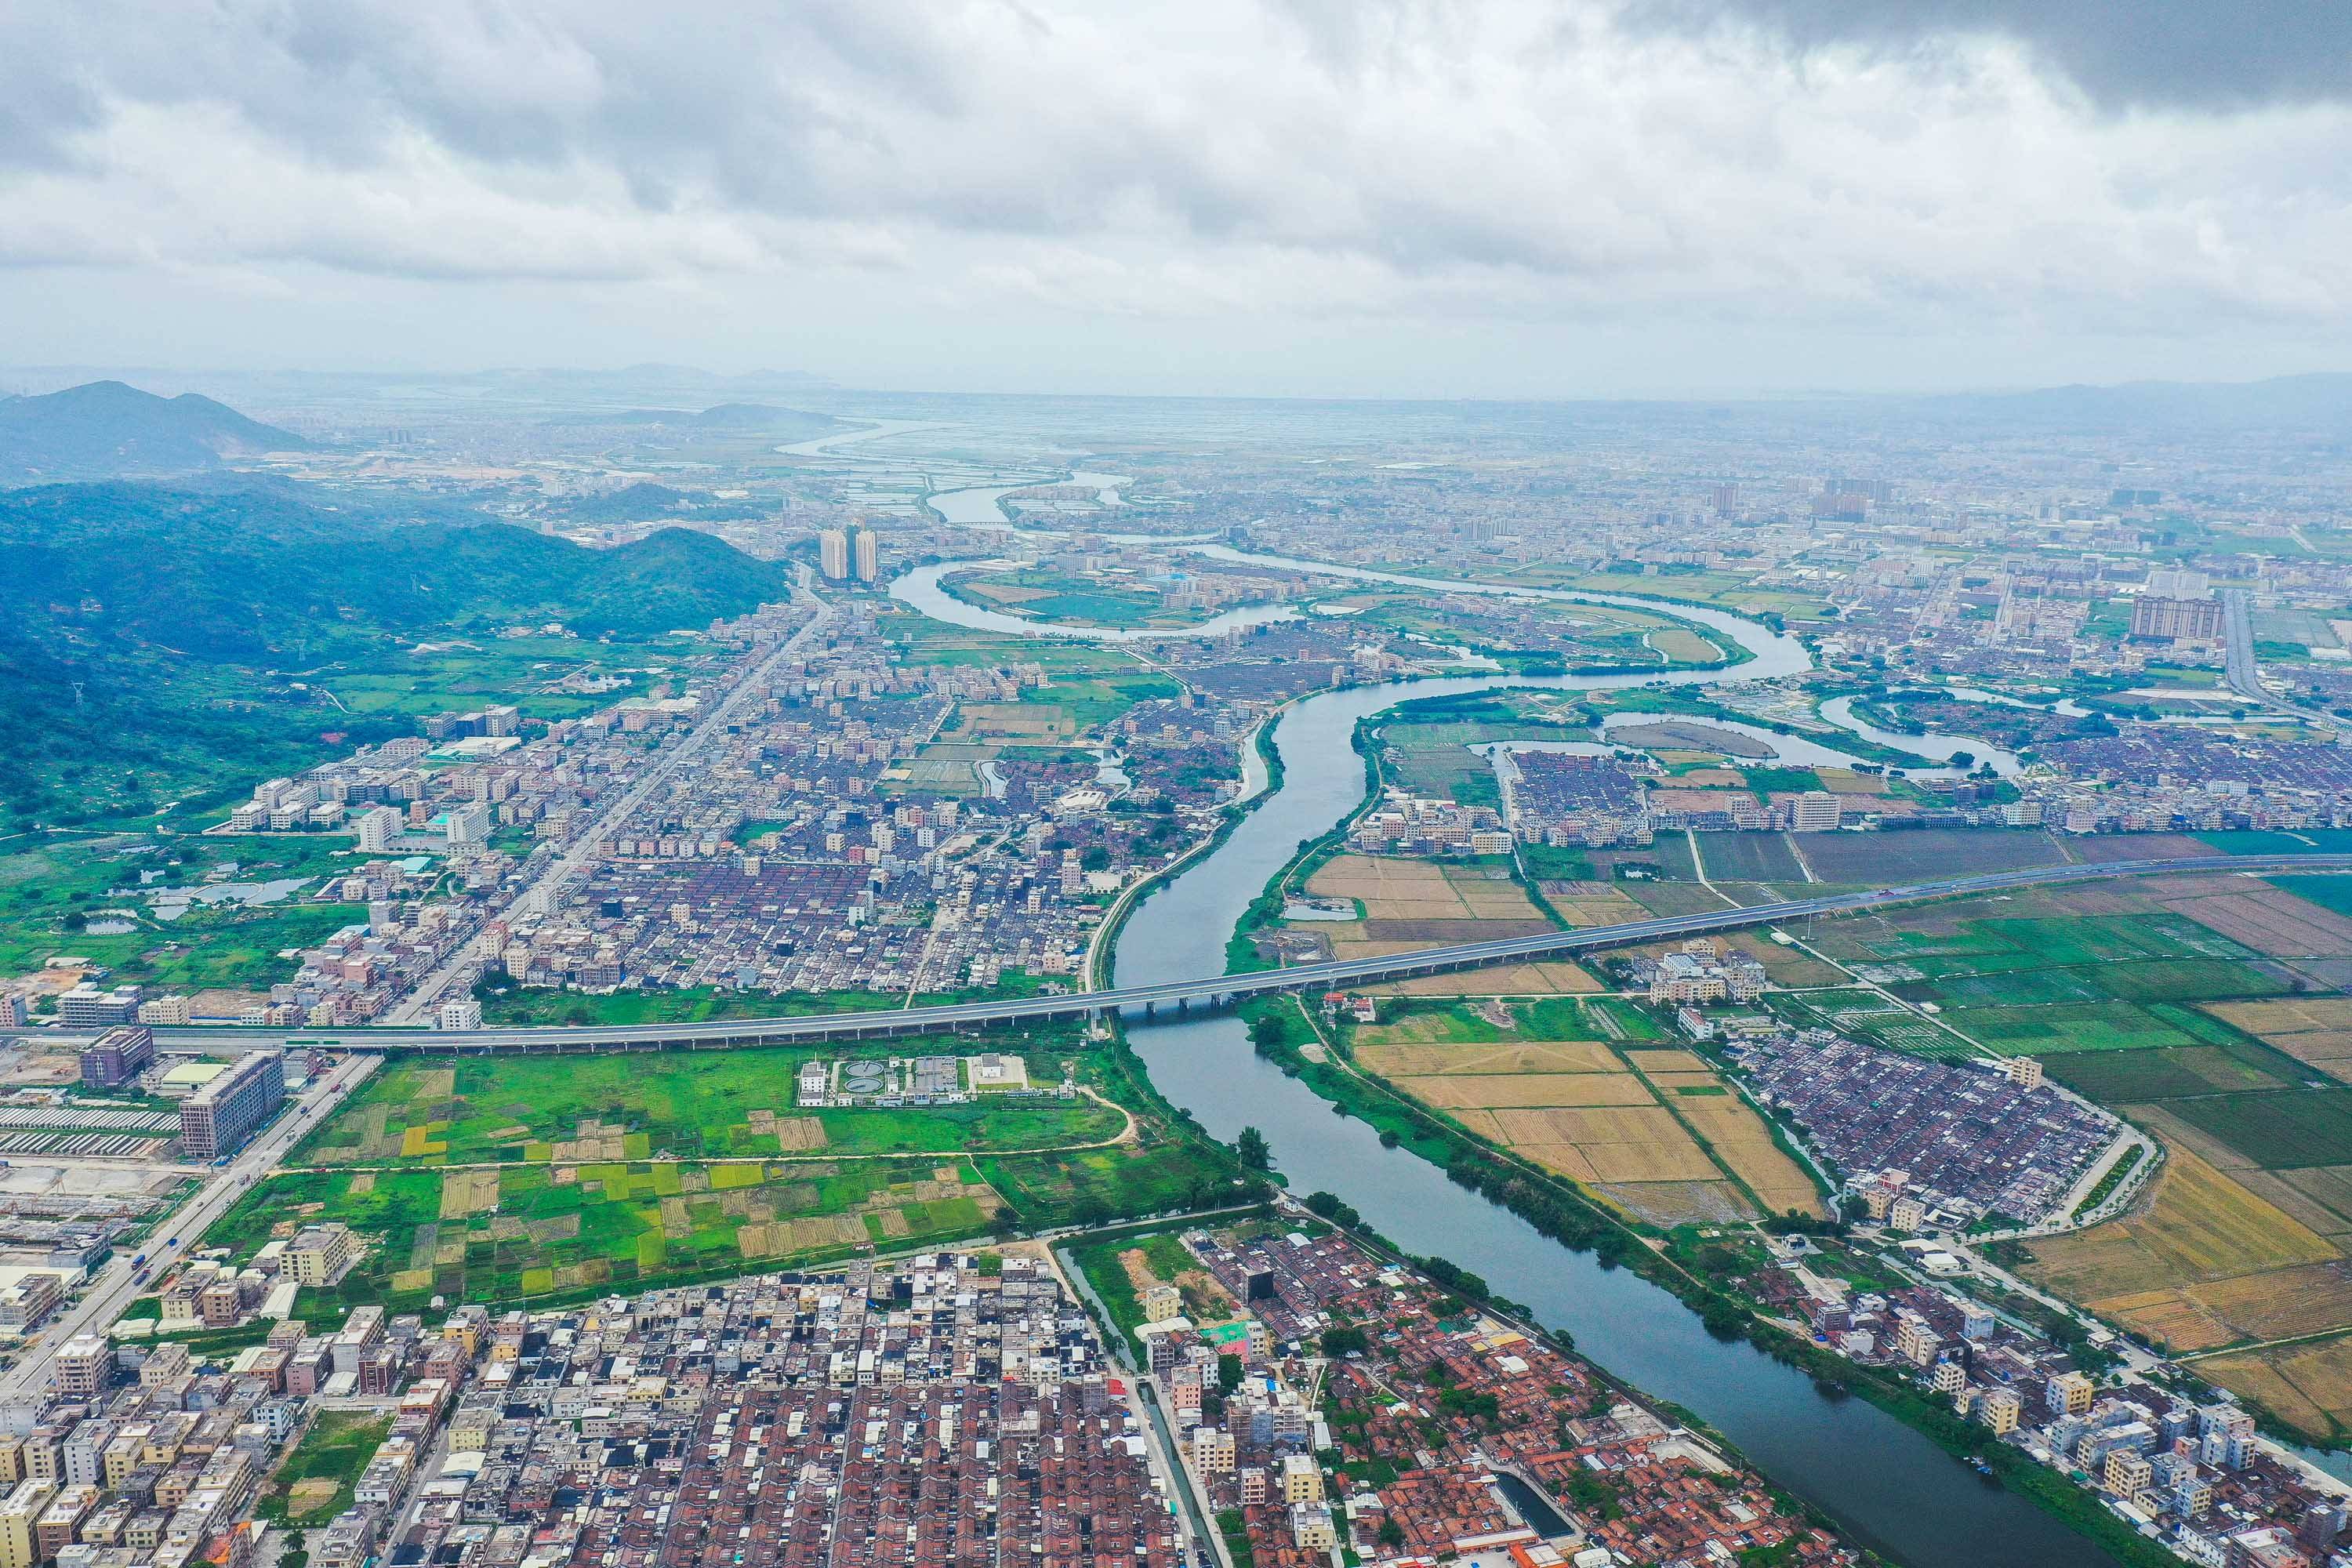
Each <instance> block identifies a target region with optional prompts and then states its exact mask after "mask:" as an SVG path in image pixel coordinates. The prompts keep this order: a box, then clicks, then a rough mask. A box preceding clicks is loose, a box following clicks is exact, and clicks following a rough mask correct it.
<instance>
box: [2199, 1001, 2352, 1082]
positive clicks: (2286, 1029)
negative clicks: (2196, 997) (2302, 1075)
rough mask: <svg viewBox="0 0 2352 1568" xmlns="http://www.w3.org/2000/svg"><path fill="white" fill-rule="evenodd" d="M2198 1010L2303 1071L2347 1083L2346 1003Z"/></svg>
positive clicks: (2351, 1015) (2349, 1039)
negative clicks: (2307, 1069)
mask: <svg viewBox="0 0 2352 1568" xmlns="http://www.w3.org/2000/svg"><path fill="white" fill-rule="evenodd" d="M2202 1010H2203V1011H2204V1012H2207V1013H2210V1014H2211V1015H2212V1016H2214V1017H2216V1018H2219V1019H2220V1020H2221V1022H2223V1023H2225V1024H2228V1025H2229V1026H2231V1027H2232V1028H2237V1029H2242V1030H2244V1031H2245V1032H2246V1033H2247V1034H2249V1035H2252V1036H2254V1037H2256V1038H2258V1039H2260V1040H2261V1041H2262V1042H2263V1044H2264V1045H2267V1046H2269V1047H2272V1048H2273V1049H2274V1050H2280V1051H2284V1052H2285V1053H2286V1054H2287V1055H2288V1056H2290V1057H2293V1058H2294V1059H2295V1060H2296V1061H2299V1062H2301V1063H2303V1064H2304V1065H2305V1066H2306V1067H2311V1068H2317V1069H2318V1070H2319V1071H2321V1072H2323V1073H2326V1075H2327V1076H2328V1077H2330V1078H2333V1079H2341V1080H2344V1081H2347V1082H2352V998H2347V997H2343V996H2298V997H2294V998H2293V999H2291V1000H2290V999H2285V998H2282V999H2280V1000H2277V1001H2271V1002H2209V1003H2207V1004H2205V1005H2204V1007H2203V1009H2202Z"/></svg>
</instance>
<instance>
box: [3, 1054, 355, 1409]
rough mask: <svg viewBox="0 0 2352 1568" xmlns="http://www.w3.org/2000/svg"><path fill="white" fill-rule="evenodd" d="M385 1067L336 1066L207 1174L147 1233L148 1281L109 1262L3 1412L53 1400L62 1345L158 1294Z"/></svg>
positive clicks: (50, 1330)
mask: <svg viewBox="0 0 2352 1568" xmlns="http://www.w3.org/2000/svg"><path fill="white" fill-rule="evenodd" d="M382 1059H383V1058H380V1057H370V1056H352V1057H349V1058H345V1059H344V1060H342V1061H340V1062H337V1063H336V1064H335V1068H334V1070H333V1071H332V1072H331V1073H329V1074H328V1075H327V1076H326V1077H325V1078H323V1079H320V1081H319V1082H317V1083H315V1084H313V1085H311V1086H310V1089H309V1090H308V1091H307V1092H306V1093H304V1095H303V1096H302V1098H301V1099H300V1100H299V1101H297V1102H296V1103H295V1104H294V1105H293V1106H292V1107H291V1108H290V1109H289V1110H287V1111H286V1112H285V1114H283V1115H281V1116H280V1117H278V1120H277V1121H274V1122H272V1123H271V1124H270V1125H269V1126H268V1128H266V1129H265V1130H264V1131H262V1134H261V1136H260V1137H258V1138H257V1139H255V1140H254V1141H253V1142H250V1143H248V1144H247V1145H246V1146H245V1148H244V1149H243V1151H241V1152H239V1153H238V1154H237V1156H236V1158H235V1159H234V1160H232V1161H230V1162H229V1163H228V1164H227V1165H226V1166H225V1167H223V1168H221V1169H219V1170H216V1171H207V1172H206V1173H205V1174H206V1176H207V1178H208V1180H207V1181H206V1182H205V1185H204V1186H203V1187H202V1188H200V1189H199V1190H198V1191H197V1193H196V1194H195V1195H194V1197H192V1198H190V1199H189V1200H188V1201H187V1202H186V1203H184V1204H183V1205H180V1207H179V1209H178V1211H177V1212H176V1213H174V1214H173V1215H172V1216H171V1217H170V1218H169V1219H166V1220H164V1221H163V1223H162V1224H160V1225H158V1226H156V1227H155V1228H154V1230H153V1231H152V1232H151V1233H149V1237H148V1240H147V1242H146V1244H145V1245H144V1246H143V1247H133V1248H131V1253H132V1254H133V1255H136V1254H137V1253H139V1252H142V1251H143V1252H145V1253H146V1255H147V1267H146V1269H145V1270H144V1273H143V1277H142V1278H133V1276H132V1271H131V1258H129V1257H122V1256H117V1257H115V1258H110V1259H109V1260H108V1261H107V1263H106V1264H105V1265H104V1266H103V1267H102V1268H100V1269H99V1271H98V1275H97V1277H96V1279H95V1280H94V1281H93V1283H91V1284H90V1286H89V1288H88V1289H86V1290H84V1291H83V1293H82V1296H81V1298H80V1300H77V1301H75V1302H74V1303H73V1304H72V1305H70V1306H68V1308H67V1309H66V1310H64V1311H63V1312H61V1313H59V1314H58V1316H57V1317H56V1318H54V1319H52V1320H51V1321H50V1322H49V1325H48V1327H47V1328H46V1329H44V1330H42V1331H41V1337H40V1339H39V1340H38V1341H37V1342H36V1343H35V1344H34V1345H33V1347H32V1348H31V1349H29V1350H27V1351H26V1352H25V1353H24V1354H23V1355H22V1356H19V1357H18V1358H17V1360H16V1365H14V1366H12V1367H10V1368H9V1369H8V1370H7V1371H6V1372H5V1373H0V1404H5V1403H6V1402H7V1401H9V1400H13V1399H16V1398H20V1397H23V1396H26V1395H29V1394H37V1393H45V1392H47V1388H48V1385H49V1363H50V1362H52V1361H54V1360H55V1359H56V1357H57V1352H58V1346H59V1345H62V1344H64V1343H65V1342H67V1341H68V1340H69V1339H71V1338H73V1337H74V1336H75V1335H76V1334H79V1333H83V1332H86V1331H97V1330H100V1329H103V1328H105V1327H106V1326H107V1325H108V1324H110V1323H111V1322H113V1321H114V1320H115V1319H117V1318H119V1317H121V1315H122V1309H123V1308H125V1307H127V1306H129V1305H130V1304H131V1298H132V1297H134V1296H137V1295H138V1294H139V1293H140V1292H141V1291H142V1290H146V1289H152V1287H153V1285H154V1283H155V1281H157V1280H158V1279H162V1278H163V1274H164V1272H165V1270H166V1269H167V1268H169V1267H170V1266H171V1265H172V1264H173V1263H174V1262H176V1261H178V1260H179V1259H180V1258H183V1257H184V1256H185V1255H186V1254H187V1252H188V1251H189V1249H190V1248H192V1247H194V1246H195V1245H196V1241H197V1239H198V1238H199V1237H202V1236H203V1235H204V1234H205V1231H206V1230H207V1229H209V1228H211V1226H212V1225H213V1222H214V1221H215V1220H217V1219H219V1218H220V1216H221V1215H225V1214H226V1213H227V1212H228V1210H229V1206H230V1205H232V1204H234V1203H236V1200H237V1199H238V1198H240V1197H242V1196H244V1195H245V1190H246V1189H247V1187H249V1186H251V1185H252V1184H254V1183H255V1182H257V1181H258V1180H260V1179H261V1177H262V1176H263V1175H264V1174H265V1173H267V1172H268V1170H269V1168H270V1167H271V1166H273V1165H275V1164H277V1163H278V1160H279V1159H280V1158H282V1157H283V1156H284V1155H285V1153H286V1152H287V1151H288V1150H289V1149H291V1148H293V1147H294V1145H295V1144H296V1143H297V1142H300V1140H301V1138H302V1136H303V1135H304V1134H305V1133H307V1132H309V1131H310V1129H312V1128H313V1127H316V1126H317V1125H318V1124H319V1123H320V1121H324V1120H325V1119H326V1118H327V1117H328V1116H330V1115H331V1114H333V1112H334V1110H335V1109H336V1108H337V1107H339V1106H341V1104H342V1102H343V1100H344V1098H345V1097H346V1096H348V1095H349V1094H350V1093H351V1091H352V1089H356V1088H358V1087H359V1085H360V1084H361V1083H362V1081H364V1080H365V1079H366V1078H367V1076H368V1075H369V1074H370V1073H372V1072H373V1071H375V1069H376V1066H377V1064H378V1063H379V1062H380V1061H381V1060H382ZM175 1237H176V1238H177V1242H176V1245H175V1244H174V1240H173V1238H175Z"/></svg>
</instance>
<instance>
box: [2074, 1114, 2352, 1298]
mask: <svg viewBox="0 0 2352 1568" xmlns="http://www.w3.org/2000/svg"><path fill="white" fill-rule="evenodd" d="M2032 1252H2033V1256H2034V1261H2035V1268H2034V1269H2033V1275H2034V1278H2035V1279H2038V1280H2040V1281H2041V1282H2042V1283H2043V1284H2046V1285H2049V1286H2051V1287H2053V1289H2057V1290H2060V1291H2062V1292H2063V1293H2064V1294H2065V1295H2067V1296H2070V1297H2072V1298H2074V1300H2078V1301H2083V1302H2085V1303H2087V1304H2089V1305H2091V1306H2092V1307H2094V1308H2096V1306H2097V1305H2098V1303H2099V1302H2100V1301H2102V1300H2107V1299H2109V1298H2112V1297H2116V1296H2127V1295H2138V1294H2143V1293H2147V1292H2150V1291H2157V1290H2164V1289H2174V1288H2177V1287H2179V1286H2181V1285H2187V1284H2197V1283H2202V1282H2204V1281H2206V1280H2212V1279H2236V1278H2238V1277H2240V1276H2242V1275H2247V1274H2256V1273H2262V1272H2264V1271H2267V1270H2272V1269H2279V1268H2293V1267H2295V1266H2297V1265H2300V1264H2305V1263H2325V1262H2326V1261H2328V1260H2330V1259H2332V1258H2337V1257H2339V1256H2340V1254H2339V1253H2338V1252H2337V1251H2336V1247H2333V1246H2332V1245H2330V1244H2329V1243H2328V1241H2327V1240H2326V1237H2321V1236H2319V1235H2318V1234H2316V1233H2315V1232H2314V1231H2312V1230H2311V1229H2310V1228H2309V1227H2307V1226H2302V1225H2299V1224H2297V1223H2296V1222H2295V1221H2294V1219H2292V1218H2290V1217H2289V1216H2288V1215H2286V1214H2284V1212H2282V1211H2281V1210H2280V1209H2279V1208H2278V1207H2277V1206H2276V1205H2273V1204H2270V1203H2268V1202H2265V1201H2264V1200H2263V1199H2262V1198H2261V1197H2258V1196H2256V1195H2255V1194H2252V1193H2251V1192H2249V1191H2247V1190H2246V1188H2245V1187H2244V1186H2243V1185H2242V1184H2239V1183H2238V1182H2236V1181H2234V1180H2232V1179H2231V1177H2230V1176H2229V1175H2228V1174H2226V1173H2223V1172H2221V1171H2219V1170H2216V1169H2215V1168H2214V1167H2213V1166H2212V1165H2211V1164H2210V1163H2208V1162H2206V1161H2205V1160H2203V1159H2201V1158H2200V1157H2199V1156H2198V1155H2197V1154H2196V1153H2195V1152H2193V1151H2191V1150H2189V1149H2185V1148H2181V1147H2179V1145H2175V1146H2174V1147H2173V1148H2172V1150H2171V1158H2170V1161H2169V1163H2168V1164H2167V1166H2166V1168H2165V1170H2164V1172H2163V1173H2162V1174H2160V1175H2159V1176H2158V1177H2157V1181H2156V1194H2155V1197H2154V1200H2153V1202H2151V1203H2150V1204H2149V1205H2148V1206H2147V1209H2145V1210H2144V1211H2142V1212H2140V1213H2137V1214H2133V1215H2126V1216H2125V1217H2124V1218H2122V1219H2118V1220H2112V1221H2110V1222H2108V1223H2107V1224H2105V1225H2101V1226H2093V1227H2092V1228H2091V1229H2089V1230H2086V1231H2082V1232H2079V1233H2077V1234H2076V1235H2074V1236H2062V1237H2052V1238H2050V1239H2048V1240H2046V1241H2037V1242H2034V1243H2032Z"/></svg>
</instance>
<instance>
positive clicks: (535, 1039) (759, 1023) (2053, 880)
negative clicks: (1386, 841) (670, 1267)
mask: <svg viewBox="0 0 2352 1568" xmlns="http://www.w3.org/2000/svg"><path fill="white" fill-rule="evenodd" d="M2293 870H2302V871H2313V870H2352V855H2199V856H2186V857H2177V858H2169V859H2157V860H2113V861H2107V862H2104V863H2094V864H2084V865H2069V866H2044V867H2037V868H2031V869H2027V870H2017V871H1993V872H1988V873H1985V874H1983V875H1979V876H1973V877H1952V878H1947V879H1943V880H1940V881H1933V882H1916V883H1913V884H1910V885H1909V886H1906V887H1900V888H1880V889H1870V890H1867V891H1863V892H1847V893H1835V894H1830V895H1827V896H1824V897H1822V898H1818V899H1791V900H1784V901H1782V902H1780V903H1771V904H1750V905H1747V906H1744V907H1741V908H1738V909H1723V910H1706V911H1704V912H1702V913H1698V914H1689V915H1664V916H1659V917H1657V918H1655V919H1653V920H1645V921H1622V922H1621V923H1619V924H1615V925H1602V926H1586V927H1583V928H1581V929H1579V930H1572V931H1546V932H1542V933H1539V934H1538V935H1535V936H1519V937H1505V938H1500V939H1497V940H1496V941H1493V942H1458V943H1454V944H1452V945H1449V946H1444V947H1424V948H1416V949H1413V950H1412V951H1410V952H1391V953H1383V954H1381V955H1378V956H1375V957H1369V958H1349V959H1337V960H1332V961H1329V962H1326V963H1300V964H1293V965H1291V966H1289V967H1287V968H1283V969H1266V970H1256V971H1253V972H1251V973H1244V974H1203V975H1199V976H1195V977H1191V978H1186V979H1180V980H1162V981H1155V982H1152V983H1150V984H1136V985H1124V986H1116V987H1113V988H1111V989H1108V990H1102V991H1074V992H1067V993H1064V994H1059V995H1050V996H1024V997H1018V998H1013V999H1008V1000H1003V1001H986V1002H951V1003H944V1004H940V1005H932V1006H924V1007H901V1008H893V1009H888V1010H870V1011H862V1012H835V1013H809V1014H803V1015H801V1016H796V1017H769V1018H729V1019H723V1020H718V1021H713V1022H707V1023H690V1024H689V1023H680V1024H603V1025H599V1024H582V1025H562V1026H531V1027H513V1028H497V1027H488V1026H486V1027H483V1028H479V1029H419V1028H399V1027H391V1026H385V1027H376V1028H361V1029H323V1030H322V1029H254V1028H251V1027H247V1026H188V1027H184V1028H171V1029H158V1030H157V1031H156V1036H157V1038H158V1039H159V1041H163V1042H164V1043H167V1044H198V1043H202V1044H207V1045H213V1044H232V1043H251V1044H271V1045H276V1044H281V1043H282V1044H286V1045H292V1046H315V1047H323V1048H327V1049H340V1050H351V1051H399V1052H418V1051H423V1052H447V1053H459V1054H473V1053H481V1052H491V1051H497V1052H510V1051H557V1052H561V1051H596V1050H626V1049H639V1050H664V1049H672V1048H679V1047H687V1048H700V1049H720V1050H723V1049H730V1048H734V1047H745V1046H769V1045H789V1044H793V1043H796V1042H801V1041H807V1040H824V1039H879V1038H884V1037H889V1036H894V1035H915V1034H927V1033H930V1032H933V1031H936V1030H948V1029H962V1028H975V1027H986V1026H1010V1025H1018V1024H1028V1023H1037V1022H1042V1021H1045V1020H1046V1019H1052V1018H1070V1017H1097V1016H1102V1015H1104V1014H1108V1013H1113V1012H1118V1013H1123V1014H1134V1013H1145V1014H1155V1013H1158V1012H1160V1010H1162V1009H1169V1010H1180V1011H1181V1010H1187V1009H1190V1008H1192V1007H1196V1006H1204V1007H1215V1006H1222V1005H1226V1004H1228V1003H1231V1002H1234V1001H1235V1000H1238V999H1239V998H1241V997H1244V996H1256V995H1263V994H1266V993H1269V992H1283V991H1339V990H1346V989H1348V988H1349V987H1351V986H1359V985H1369V984H1379V983H1381V982H1383V981H1393V980H1403V979H1409V978H1411V977H1412V976H1414V975H1419V974H1436V973H1443V972H1445V971H1448V970H1460V969H1476V968H1480V967H1482V966H1485V965H1487V964H1496V963H1519V962H1522V961H1524V960H1528V959H1539V958H1559V957H1565V956H1573V955H1574V954H1577V953H1582V952H1602V951H1605V950H1607V949H1609V948H1614V947H1630V946H1633V945H1636V944H1638V943H1643V942H1660V941H1664V940H1668V939H1671V938H1675V937H1686V936H1704V935H1707V934H1710V933H1712V932H1716V931H1738V930H1741V929H1744V928H1746V927H1749V926H1758V925H1771V924H1776V923H1779V922H1780V921H1794V920H1802V919H1804V918H1806V917H1807V916H1811V915H1838V914H1850V913H1853V911H1855V910H1874V909H1881V908H1885V907H1886V906H1889V905H1895V904H1906V903H1919V902H1923V901H1926V900H1935V899H1950V898H1963V897H1968V896H1971V895H1975V894H1981V893H1998V892H2004V891H2008V890H2011V889H2018V888H2042V887H2049V886H2052V885H2053V884H2060V883H2068V882H2089V881H2098V880H2103V879H2109V878H2116V877H2145V876H2154V875H2159V874H2170V875H2179V874H2181V873H2189V872H2225V873H2226V872H2244V873H2258V872H2266V871H2293Z"/></svg>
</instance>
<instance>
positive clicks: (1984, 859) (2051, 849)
mask: <svg viewBox="0 0 2352 1568" xmlns="http://www.w3.org/2000/svg"><path fill="white" fill-rule="evenodd" d="M1805 858H1806V859H1807V860H1808V861H1810V862H1811V864H1812V868H1813V874H1814V875H1816V876H1818V877H1819V878H1821V879H1822V881H1824V882H1845V883H1852V884H1855V885H1858V886H1868V885H1877V886H1881V887H1896V886H1900V885H1902V884H1904V883H1906V882H1927V881H1933V880H1935V879H1937V878H1939V877H1958V876H1969V875H1973V874H1975V873H1978V872H1984V871H2009V870H2017V869H2021V868H2026V867H2032V866H2056V865H2059V864H2062V863H2063V861H2064V860H2065V858H2066V857H2065V856H2064V855H2063V854H2062V853H2061V852H2060V851H2059V848H2058V846H2057V844H2056V842H2055V841H2053V839H2052V838H2051V837H2050V836H2049V835H2048V834H2047V833H2044V832H2042V831H2041V830H2040V829H2038V828H2037V829H2025V828H2018V829H2015V830H2013V831H2004V832H1992V831H1989V830H1987V829H1984V828H1978V827H1949V828H1941V827H1930V828H1916V829H1912V830H1910V831H1908V832H1895V833H1884V832H1882V833H1815V834H1811V835H1809V836H1808V837H1806V839H1805Z"/></svg>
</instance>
